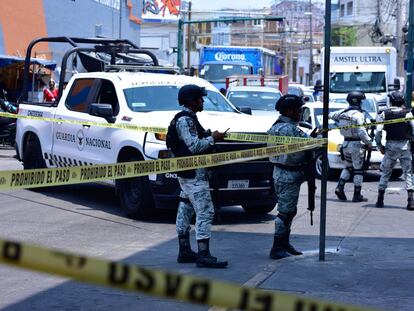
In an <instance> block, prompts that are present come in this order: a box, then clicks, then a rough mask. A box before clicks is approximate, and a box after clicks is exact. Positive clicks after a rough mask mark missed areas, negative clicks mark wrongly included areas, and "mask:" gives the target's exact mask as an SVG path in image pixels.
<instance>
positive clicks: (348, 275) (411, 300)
mask: <svg viewBox="0 0 414 311" xmlns="http://www.w3.org/2000/svg"><path fill="white" fill-rule="evenodd" d="M12 154H13V153H12V152H10V151H8V152H6V151H4V150H2V149H0V170H5V169H18V168H20V167H21V166H20V164H19V163H17V161H16V160H15V159H14V158H12ZM2 155H3V156H2ZM377 181H378V175H376V174H371V175H370V176H368V178H367V182H366V183H365V184H364V190H363V194H364V195H365V196H367V197H368V198H369V202H367V203H361V204H354V203H342V202H339V201H338V200H336V198H335V196H334V194H333V189H334V186H335V183H334V182H329V184H328V213H327V214H328V215H327V235H328V236H327V241H326V245H327V250H328V252H327V256H326V261H325V262H319V261H318V256H317V254H318V252H317V249H318V241H319V237H318V234H319V213H318V212H316V213H315V217H314V219H315V225H314V226H313V227H311V226H309V216H308V212H307V211H306V202H307V196H306V189H305V187H303V188H302V192H301V197H300V206H301V208H300V212H299V214H298V216H297V217H296V219H295V222H294V224H293V227H292V233H293V238H292V242H293V244H294V245H295V246H297V247H298V248H299V249H302V250H305V251H306V252H305V256H300V257H295V258H293V257H291V258H287V259H284V260H281V261H272V260H270V259H269V258H268V253H269V250H270V247H271V243H272V233H273V226H274V225H273V222H274V217H275V215H276V213H275V211H273V212H272V213H270V214H269V215H265V216H252V215H247V214H245V213H244V212H243V211H242V210H241V209H240V208H238V207H229V208H225V209H223V211H222V222H221V224H219V225H216V226H215V227H214V234H213V239H212V252H213V254H215V255H216V256H219V257H221V258H224V257H225V258H227V259H228V260H229V261H230V267H229V268H228V269H226V270H205V269H197V268H195V267H194V265H192V264H184V265H179V264H177V263H176V262H175V257H176V255H177V241H176V237H175V226H174V213H171V212H165V211H160V212H159V215H157V217H154V218H153V219H149V220H146V221H134V220H130V219H127V218H125V217H124V215H123V213H122V211H121V210H119V209H118V208H117V205H118V202H117V200H116V198H115V196H114V190H113V189H112V188H110V187H107V186H104V185H100V184H85V185H73V186H65V187H54V188H48V189H46V190H42V191H38V190H37V191H30V190H16V191H3V192H0V202H1V208H0V223H1V225H0V237H2V238H10V239H17V240H20V241H25V242H29V243H35V244H39V245H43V246H47V247H54V248H59V249H62V250H68V251H73V252H77V253H82V254H85V255H90V256H98V257H101V258H104V259H110V260H124V261H126V262H129V263H136V264H140V265H144V266H147V267H157V268H162V269H169V270H174V271H179V272H182V273H190V274H194V275H200V276H206V277H211V278H217V279H221V280H228V281H233V282H238V283H240V284H247V285H252V286H259V287H262V288H268V289H278V290H282V291H288V292H293V293H300V294H305V295H311V296H316V297H321V298H325V299H330V300H339V301H343V302H352V303H358V304H361V305H367V306H374V307H381V308H384V309H389V310H412V306H413V305H414V296H413V295H412V288H414V280H413V278H412V275H413V273H412V271H414V264H413V262H414V261H413V259H414V243H413V240H412V239H413V238H414V226H413V223H414V212H409V211H407V210H405V209H404V206H405V204H406V193H405V191H404V190H401V188H400V187H402V186H403V182H402V181H401V180H400V181H396V182H393V183H392V185H391V186H392V187H393V188H392V189H390V191H388V192H387V194H386V204H387V207H386V208H383V209H377V208H374V207H373V206H374V203H373V202H375V196H376V187H377ZM351 188H352V186H351V185H347V193H348V195H349V196H351V194H352V189H351ZM319 189H320V187H318V191H319ZM317 199H318V200H319V196H318V198H317ZM317 206H319V201H318V202H317ZM192 241H193V244H195V243H194V233H192ZM0 280H1V281H0V297H2V298H1V299H0V308H1V309H2V310H113V309H115V308H116V309H117V310H119V311H121V310H148V309H151V310H153V311H157V310H167V309H168V310H207V309H208V307H205V306H194V305H189V304H186V303H180V302H176V301H169V300H164V299H161V298H156V297H149V296H145V295H141V294H138V295H137V294H132V293H126V292H122V291H118V290H113V289H107V288H101V287H96V286H90V285H87V284H81V283H78V282H73V281H70V280H67V279H63V278H60V277H54V276H51V275H42V274H38V273H36V272H31V271H23V270H17V269H14V268H9V267H5V266H0Z"/></svg>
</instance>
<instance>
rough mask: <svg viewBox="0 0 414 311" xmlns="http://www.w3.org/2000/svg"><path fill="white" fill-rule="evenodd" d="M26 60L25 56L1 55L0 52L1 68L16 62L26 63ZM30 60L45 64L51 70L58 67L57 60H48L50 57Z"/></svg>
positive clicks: (33, 62) (34, 62)
mask: <svg viewBox="0 0 414 311" xmlns="http://www.w3.org/2000/svg"><path fill="white" fill-rule="evenodd" d="M24 60H25V59H24V58H23V57H18V56H12V55H1V54H0V68H1V67H6V66H9V65H11V64H15V63H24ZM30 62H31V63H32V64H36V65H41V66H44V67H46V68H47V69H50V70H55V68H56V62H55V61H51V60H48V59H42V58H31V59H30Z"/></svg>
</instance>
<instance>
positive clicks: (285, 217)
mask: <svg viewBox="0 0 414 311" xmlns="http://www.w3.org/2000/svg"><path fill="white" fill-rule="evenodd" d="M296 213H297V212H296V211H295V212H291V213H279V214H277V216H276V217H278V218H279V219H280V220H282V221H283V224H284V225H285V226H286V227H289V225H290V224H291V222H292V220H293V218H294V217H295V215H296Z"/></svg>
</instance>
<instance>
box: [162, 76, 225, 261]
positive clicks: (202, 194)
mask: <svg viewBox="0 0 414 311" xmlns="http://www.w3.org/2000/svg"><path fill="white" fill-rule="evenodd" d="M206 95H207V93H206V90H205V89H204V88H202V87H199V86H197V85H193V84H189V85H185V86H183V87H182V88H181V89H180V90H179V93H178V102H179V104H180V105H183V106H184V107H183V110H182V111H181V112H180V113H178V114H177V115H176V116H175V117H174V119H173V120H172V121H171V124H170V127H169V128H168V134H167V146H168V147H169V148H171V150H172V152H173V154H174V156H176V157H182V156H189V155H195V154H201V153H206V152H208V151H209V149H210V148H211V147H212V146H213V145H214V142H215V141H221V140H223V139H224V135H225V134H224V133H220V132H218V131H214V132H213V133H211V131H210V130H208V131H206V130H204V128H203V127H202V126H201V124H200V123H199V121H198V119H197V116H196V113H197V112H198V111H202V110H203V102H204V100H203V96H206ZM177 175H178V182H179V183H180V186H181V193H180V203H179V205H178V212H177V220H176V227H177V234H178V242H179V254H178V257H177V261H178V262H179V263H186V262H196V264H197V267H206V268H224V267H226V266H227V261H218V260H217V258H216V257H213V256H212V255H211V254H210V250H209V243H210V236H211V226H212V222H213V217H214V206H213V202H212V199H211V195H210V187H209V181H208V177H207V174H206V170H205V169H195V170H187V171H183V172H178V173H177ZM194 213H195V215H196V227H195V230H196V239H197V245H198V254H196V253H195V252H193V251H192V250H191V246H190V237H189V232H190V222H191V219H192V217H193V216H194Z"/></svg>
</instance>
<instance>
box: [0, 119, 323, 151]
mask: <svg viewBox="0 0 414 311" xmlns="http://www.w3.org/2000/svg"><path fill="white" fill-rule="evenodd" d="M0 117H7V118H16V119H29V120H38V121H47V122H56V123H57V122H60V123H69V124H79V125H88V126H99V127H108V128H118V129H124V130H133V131H140V132H149V133H161V134H166V133H167V128H164V127H158V126H140V125H134V124H126V123H117V124H112V123H99V122H91V121H79V120H67V119H56V118H44V117H42V116H34V115H30V116H26V115H21V114H12V113H7V112H0ZM225 139H226V140H234V141H246V142H260V143H269V144H290V143H295V142H301V141H305V140H310V139H311V140H312V139H313V140H315V139H314V138H302V137H289V136H274V135H263V134H244V133H227V135H226V137H225Z"/></svg>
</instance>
